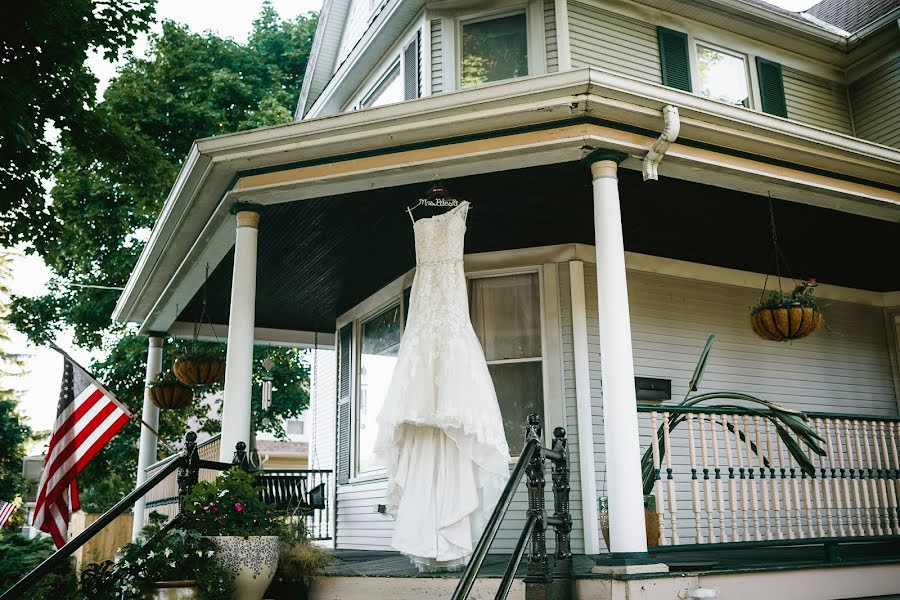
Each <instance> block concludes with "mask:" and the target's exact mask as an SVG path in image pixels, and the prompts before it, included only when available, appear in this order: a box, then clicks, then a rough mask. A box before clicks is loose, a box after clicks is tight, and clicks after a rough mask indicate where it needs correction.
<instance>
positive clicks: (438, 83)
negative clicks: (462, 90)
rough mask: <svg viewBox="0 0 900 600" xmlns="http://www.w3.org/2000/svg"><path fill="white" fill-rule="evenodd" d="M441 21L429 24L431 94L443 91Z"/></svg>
mask: <svg viewBox="0 0 900 600" xmlns="http://www.w3.org/2000/svg"><path fill="white" fill-rule="evenodd" d="M441 33H442V32H441V20H440V19H435V20H434V21H432V22H431V93H432V94H440V93H441V92H442V91H444V63H443V50H442V42H443V40H442V39H441Z"/></svg>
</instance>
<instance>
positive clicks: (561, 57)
mask: <svg viewBox="0 0 900 600" xmlns="http://www.w3.org/2000/svg"><path fill="white" fill-rule="evenodd" d="M553 10H554V15H555V17H556V68H557V69H558V70H560V71H568V70H570V69H571V68H572V44H571V39H570V38H569V3H568V2H567V1H566V0H553ZM544 35H546V33H545V34H544Z"/></svg>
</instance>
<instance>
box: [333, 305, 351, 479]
mask: <svg viewBox="0 0 900 600" xmlns="http://www.w3.org/2000/svg"><path fill="white" fill-rule="evenodd" d="M338 344H339V346H338V386H337V387H338V401H337V444H336V445H337V469H336V471H337V482H338V483H347V482H348V481H350V399H351V397H352V395H351V393H350V389H351V388H350V380H351V374H352V370H351V364H352V360H351V356H352V347H353V323H347V324H346V325H344V326H343V327H341V330H340V332H339V333H338Z"/></svg>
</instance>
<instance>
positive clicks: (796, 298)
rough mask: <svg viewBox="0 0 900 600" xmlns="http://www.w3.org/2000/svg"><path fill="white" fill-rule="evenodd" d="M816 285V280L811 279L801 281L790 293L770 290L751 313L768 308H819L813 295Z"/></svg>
mask: <svg viewBox="0 0 900 600" xmlns="http://www.w3.org/2000/svg"><path fill="white" fill-rule="evenodd" d="M816 285H817V284H816V280H815V279H810V280H809V281H801V282H800V283H798V284H797V285H796V286H794V289H793V290H791V291H790V292H785V291H783V290H770V291H769V293H768V294H766V295H765V297H764V298H761V299H760V301H759V302H758V303H757V304H756V306H753V307H751V309H750V312H752V313H756V312H759V311H761V310H763V309H766V308H786V307H788V306H801V307H804V308H807V307H808V308H819V307H818V305H817V304H816V299H815V297H814V295H813V293H814V291H815V289H816Z"/></svg>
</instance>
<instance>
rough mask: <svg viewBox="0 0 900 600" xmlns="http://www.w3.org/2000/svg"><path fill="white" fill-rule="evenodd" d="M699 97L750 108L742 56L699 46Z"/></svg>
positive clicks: (748, 90)
mask: <svg viewBox="0 0 900 600" xmlns="http://www.w3.org/2000/svg"><path fill="white" fill-rule="evenodd" d="M697 71H698V73H699V75H700V89H699V92H700V95H701V96H706V97H707V98H710V99H711V100H718V101H719V102H725V103H727V104H734V105H736V106H743V107H745V108H750V86H749V85H748V83H747V61H746V60H745V59H744V57H743V56H741V55H739V54H735V53H731V52H727V51H724V50H719V49H717V48H711V47H709V46H704V45H702V44H697Z"/></svg>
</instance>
